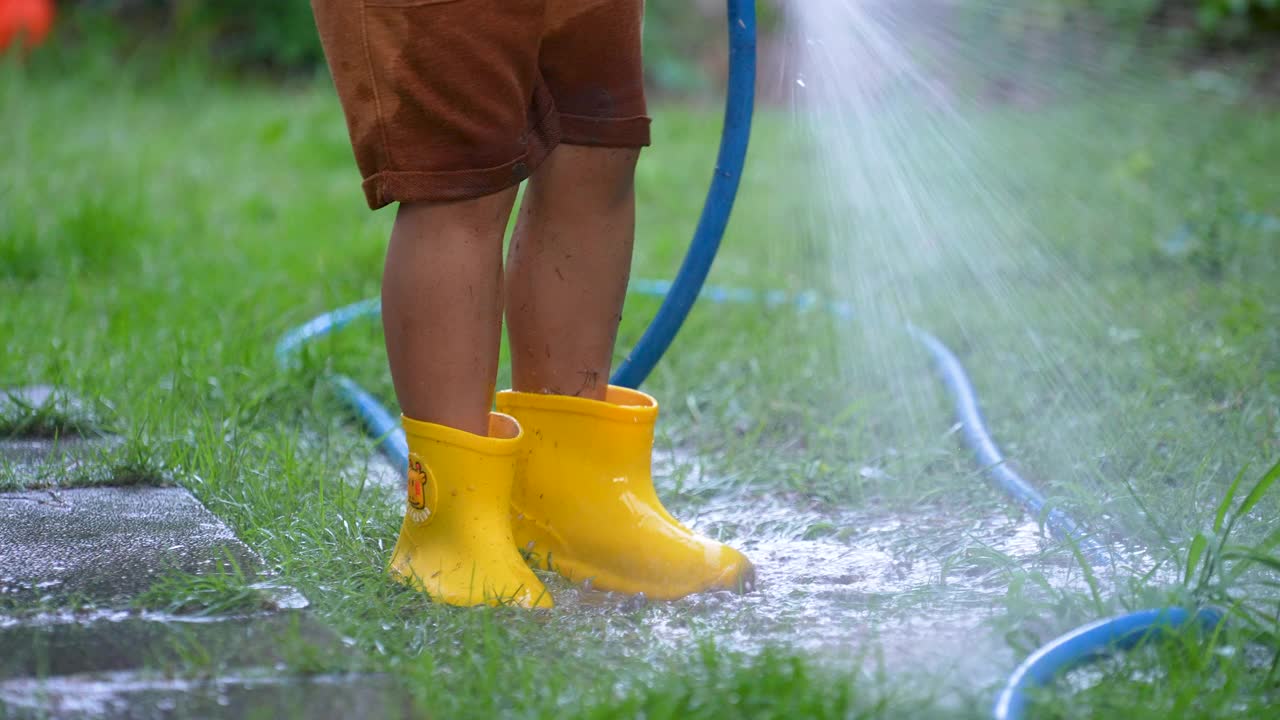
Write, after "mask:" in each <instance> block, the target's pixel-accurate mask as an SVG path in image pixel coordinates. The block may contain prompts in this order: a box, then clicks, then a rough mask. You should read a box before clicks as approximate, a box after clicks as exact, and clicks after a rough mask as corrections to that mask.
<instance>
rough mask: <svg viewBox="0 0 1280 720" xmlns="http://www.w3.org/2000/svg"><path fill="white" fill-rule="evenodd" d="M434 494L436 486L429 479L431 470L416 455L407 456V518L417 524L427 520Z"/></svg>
mask: <svg viewBox="0 0 1280 720" xmlns="http://www.w3.org/2000/svg"><path fill="white" fill-rule="evenodd" d="M435 493H436V484H435V482H434V481H433V479H432V477H431V469H430V468H429V467H427V465H426V464H425V463H423V462H422V458H420V457H418V455H417V454H411V455H409V498H408V502H409V510H408V516H409V518H410V519H412V520H413V521H414V522H419V523H424V522H426V521H427V520H429V519H430V518H431V509H432V508H433V507H435V504H436V502H435V500H436V497H435Z"/></svg>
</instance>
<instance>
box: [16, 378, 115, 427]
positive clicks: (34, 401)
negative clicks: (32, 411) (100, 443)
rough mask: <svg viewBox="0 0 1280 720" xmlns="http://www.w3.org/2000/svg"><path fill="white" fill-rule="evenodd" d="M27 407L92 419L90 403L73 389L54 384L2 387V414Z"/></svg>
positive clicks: (66, 415)
mask: <svg viewBox="0 0 1280 720" xmlns="http://www.w3.org/2000/svg"><path fill="white" fill-rule="evenodd" d="M24 407H27V408H43V409H48V410H53V411H55V412H57V413H58V414H60V415H63V416H64V417H74V418H83V419H84V420H86V421H88V420H91V419H92V415H93V413H92V412H91V411H90V409H89V405H88V403H86V402H84V401H83V400H81V399H80V398H79V397H76V395H75V394H74V393H72V392H71V391H69V390H67V389H65V388H60V387H57V386H54V385H27V386H25V387H11V388H0V415H6V414H8V413H10V412H15V411H18V410H21V409H23V408H24Z"/></svg>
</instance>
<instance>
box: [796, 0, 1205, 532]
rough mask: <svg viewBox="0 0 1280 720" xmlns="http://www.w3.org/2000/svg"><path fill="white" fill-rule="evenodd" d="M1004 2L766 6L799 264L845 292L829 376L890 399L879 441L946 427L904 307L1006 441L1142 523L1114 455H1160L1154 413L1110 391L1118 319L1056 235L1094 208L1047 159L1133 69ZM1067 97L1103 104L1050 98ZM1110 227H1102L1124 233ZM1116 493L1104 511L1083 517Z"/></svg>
mask: <svg viewBox="0 0 1280 720" xmlns="http://www.w3.org/2000/svg"><path fill="white" fill-rule="evenodd" d="M1017 9H1018V6H1017V5H1016V4H1014V3H1002V2H999V1H998V0H997V1H996V2H982V3H978V2H970V3H965V2H943V1H941V0H917V1H915V2H900V1H896V0H894V1H890V0H795V1H794V2H791V3H790V4H789V5H788V6H787V10H788V19H789V20H790V26H791V30H792V32H791V43H790V46H791V49H792V50H793V53H794V58H793V63H792V65H790V66H789V67H787V69H786V71H785V76H786V77H788V78H790V81H789V84H790V85H791V94H792V96H793V98H794V113H793V114H794V117H795V119H796V127H797V129H799V130H800V131H801V132H800V133H799V137H797V138H796V139H795V141H796V143H797V144H798V145H799V146H800V151H799V152H798V153H797V155H798V156H800V157H803V158H804V163H805V165H804V167H803V168H797V169H794V171H795V172H800V173H803V174H804V176H806V177H807V178H808V181H807V183H806V186H807V187H810V188H812V189H811V192H810V195H809V197H808V198H807V199H806V201H805V202H806V204H807V205H808V207H809V210H810V217H811V229H810V232H811V236H812V237H811V238H810V240H809V241H810V242H812V243H814V244H815V245H817V246H818V247H819V248H821V251H822V253H823V255H824V257H823V259H824V262H823V263H822V266H823V267H824V268H825V269H827V270H828V271H829V272H828V275H827V276H826V277H817V278H815V279H814V282H816V283H818V284H820V285H823V286H825V287H826V288H828V289H829V290H830V292H832V293H834V294H837V295H839V296H842V297H843V298H845V299H848V300H850V301H851V302H852V304H853V306H854V307H855V308H856V313H857V317H856V320H855V321H854V322H853V323H852V324H850V325H848V327H847V328H846V331H845V332H846V337H844V339H843V342H842V343H841V345H842V352H843V354H844V357H843V358H842V361H841V363H840V368H841V371H842V372H843V373H844V377H843V378H842V379H843V380H844V382H845V384H846V385H847V386H849V387H851V388H855V391H857V392H868V393H872V394H873V396H874V397H876V398H878V401H877V403H876V404H875V410H874V412H875V413H876V414H877V416H880V417H883V416H885V415H891V416H893V418H895V420H894V421H893V422H894V424H895V427H894V428H893V430H892V431H891V432H890V433H888V434H887V435H886V437H887V438H888V439H889V440H890V441H891V442H893V443H894V444H900V445H901V446H902V447H906V448H917V449H931V450H936V448H938V447H939V446H941V445H943V444H945V443H949V442H950V440H949V439H944V438H943V437H942V435H943V432H942V431H943V430H945V427H946V425H945V424H944V423H943V421H942V420H941V418H944V417H946V404H945V402H944V400H943V399H942V398H941V397H940V393H939V390H938V387H937V384H936V382H935V381H934V379H933V378H932V377H931V375H930V370H929V367H928V364H927V358H925V357H924V356H923V353H922V352H921V351H920V350H919V348H918V347H916V346H915V345H914V344H913V341H912V340H911V339H910V338H908V337H907V336H906V334H905V333H904V332H903V328H904V327H906V326H908V325H910V324H914V325H917V326H920V327H923V328H925V329H927V330H929V331H931V332H934V333H936V334H938V335H939V336H940V337H942V339H943V340H944V341H946V342H947V343H949V344H951V345H952V347H953V348H954V349H956V351H957V352H958V354H959V355H960V356H961V358H962V360H963V361H964V362H965V364H966V366H968V367H969V369H970V372H971V373H972V374H973V375H974V376H975V381H976V382H977V383H978V389H979V392H980V394H981V395H982V397H983V402H984V404H986V405H987V408H988V410H989V411H990V415H991V419H992V425H993V430H994V431H995V434H996V436H997V438H998V439H1000V441H1001V442H1002V443H1003V444H1004V445H1005V449H1006V450H1007V451H1008V455H1009V456H1010V458H1011V461H1012V462H1013V463H1015V464H1017V465H1018V466H1019V467H1020V469H1021V470H1022V471H1023V472H1024V473H1025V474H1027V475H1028V477H1030V478H1031V479H1033V480H1034V481H1035V482H1036V483H1037V484H1039V485H1040V486H1041V487H1042V488H1044V489H1045V490H1046V492H1048V493H1049V494H1051V495H1053V496H1056V497H1059V498H1061V499H1062V500H1063V501H1064V502H1066V503H1067V504H1068V505H1070V506H1072V507H1074V508H1076V512H1077V513H1078V514H1080V515H1082V516H1084V518H1085V519H1086V520H1089V519H1098V520H1103V521H1105V522H1103V523H1102V525H1103V527H1101V528H1099V529H1101V530H1104V531H1110V532H1115V531H1116V530H1122V531H1123V532H1121V533H1120V535H1122V536H1123V535H1124V534H1127V533H1128V532H1130V531H1133V530H1134V529H1135V528H1134V526H1135V525H1140V524H1141V518H1140V513H1139V512H1138V511H1137V509H1136V508H1133V507H1132V506H1131V505H1130V498H1129V497H1128V495H1127V491H1126V489H1125V486H1124V482H1123V481H1124V480H1125V479H1126V473H1132V472H1135V471H1136V470H1137V469H1138V468H1139V466H1141V467H1143V468H1144V469H1146V470H1151V469H1152V467H1153V466H1152V463H1155V464H1156V465H1159V464H1160V463H1161V462H1162V460H1163V461H1164V462H1165V466H1164V467H1163V469H1164V471H1173V468H1171V467H1169V465H1171V464H1172V463H1171V461H1169V459H1168V457H1163V458H1162V457H1159V456H1155V455H1152V454H1151V453H1150V447H1151V443H1150V442H1148V440H1147V439H1146V438H1145V437H1143V436H1142V433H1141V432H1140V431H1139V430H1138V429H1137V428H1138V427H1139V426H1140V425H1141V424H1142V422H1146V423H1148V424H1150V423H1151V422H1153V421H1152V420H1151V418H1142V419H1141V421H1139V419H1137V418H1135V417H1134V415H1133V412H1134V408H1132V407H1126V406H1125V403H1126V402H1131V399H1132V398H1133V396H1134V393H1133V392H1131V391H1130V392H1129V393H1128V395H1127V396H1126V394H1125V393H1124V392H1122V391H1120V390H1121V388H1120V387H1119V386H1120V385H1123V384H1131V383H1132V382H1133V377H1132V375H1134V374H1136V371H1134V370H1133V369H1132V368H1131V369H1130V370H1129V373H1130V376H1129V377H1118V376H1117V374H1116V368H1117V366H1118V365H1121V364H1123V363H1124V362H1125V361H1126V358H1125V354H1126V352H1127V350H1128V349H1127V348H1126V347H1125V344H1126V343H1127V342H1130V341H1131V340H1133V336H1132V331H1129V330H1127V329H1126V328H1127V325H1126V322H1125V312H1123V311H1119V310H1117V309H1116V308H1113V307H1110V306H1109V304H1108V302H1107V301H1106V299H1105V297H1103V296H1102V293H1100V292H1099V290H1100V288H1098V287H1091V286H1090V284H1089V283H1088V282H1086V280H1085V279H1084V278H1083V277H1081V274H1080V270H1079V268H1078V265H1073V264H1071V263H1068V262H1065V261H1064V260H1063V259H1062V257H1061V256H1062V255H1063V254H1064V252H1066V253H1069V252H1071V250H1072V244H1071V237H1069V236H1070V235H1072V234H1074V233H1079V232H1083V231H1085V229H1086V228H1087V229H1088V230H1091V231H1093V232H1095V233H1096V232H1097V231H1098V228H1099V218H1097V217H1092V216H1093V215H1096V213H1094V212H1093V210H1092V208H1090V207H1088V206H1087V205H1086V204H1085V201H1083V200H1081V199H1080V198H1079V197H1077V195H1076V193H1077V192H1078V186H1072V185H1065V184H1064V183H1063V182H1059V181H1058V179H1057V177H1056V175H1057V172H1056V171H1057V169H1058V168H1059V167H1060V166H1062V165H1063V163H1070V162H1071V161H1072V159H1073V157H1074V155H1073V151H1072V148H1073V147H1080V148H1084V147H1086V146H1088V145H1089V143H1090V140H1091V138H1092V137H1093V136H1096V135H1101V134H1104V133H1106V134H1117V133H1126V132H1135V130H1134V128H1131V127H1125V126H1123V125H1103V124H1102V123H1104V122H1106V120H1105V119H1104V118H1117V117H1119V118H1123V117H1124V116H1125V113H1126V112H1129V111H1131V110H1134V109H1135V108H1138V107H1140V105H1141V102H1142V101H1141V97H1140V96H1136V95H1135V96H1133V97H1132V98H1131V95H1132V94H1133V93H1132V89H1133V88H1134V87H1139V86H1141V84H1142V83H1143V81H1144V80H1148V79H1150V78H1149V74H1148V73H1145V72H1144V71H1143V70H1141V68H1140V66H1139V65H1137V64H1131V65H1130V66H1128V68H1127V69H1126V70H1124V71H1113V70H1107V69H1105V68H1108V67H1113V66H1114V65H1115V64H1114V63H1113V62H1111V61H1107V62H1106V63H1101V62H1098V61H1097V58H1098V57H1099V56H1098V52H1099V51H1098V50H1097V48H1102V47H1107V44H1106V43H1105V42H1104V41H1103V40H1102V39H1101V38H1100V37H1099V36H1098V35H1097V34H1096V33H1093V32H1087V31H1086V30H1085V29H1083V28H1079V27H1073V26H1071V25H1069V24H1068V25H1065V26H1063V25H1061V24H1060V23H1059V24H1057V25H1055V26H1054V28H1053V31H1052V32H1049V30H1048V29H1047V28H1042V27H1040V26H1038V25H1036V24H1035V23H1034V22H1029V23H1028V24H1027V25H1026V26H1025V27H1022V28H1020V29H1019V32H1018V33H1017V34H1016V37H1017V39H1016V41H1015V40H1014V39H1011V38H1010V37H1009V36H1008V35H1007V34H1006V33H1004V32H1002V28H1001V27H1000V26H999V25H998V24H997V21H998V20H1000V21H1003V20H1004V19H1005V18H1007V17H1008V16H1009V15H1010V14H1011V13H1012V12H1013V11H1014V10H1017ZM1029 17H1030V18H1031V20H1035V19H1036V17H1037V16H1035V15H1034V13H1032V14H1031V15H1030V16H1029ZM1081 99H1084V100H1085V103H1084V104H1086V105H1089V104H1090V103H1092V105H1090V107H1103V108H1107V109H1108V112H1107V113H1106V114H1105V115H1097V116H1089V115H1082V119H1079V120H1076V121H1074V122H1072V123H1068V124H1063V123H1062V122H1060V121H1056V120H1055V119H1054V117H1052V116H1064V115H1065V116H1070V112H1069V111H1070V109H1071V108H1072V107H1073V106H1074V105H1078V104H1081ZM1049 109H1052V112H1049ZM1135 122H1137V121H1135ZM1139 132H1140V130H1139ZM1066 169H1067V170H1069V171H1070V172H1068V173H1067V174H1068V175H1070V176H1072V177H1079V176H1080V175H1081V173H1079V172H1078V168H1077V169H1072V168H1069V167H1068V168H1066ZM1106 170H1109V168H1108V169H1103V168H1099V172H1098V177H1097V182H1100V183H1101V182H1106V181H1108V179H1109V178H1108V177H1107V175H1106ZM1153 212H1154V210H1153ZM1050 213H1052V224H1050V223H1049V222H1046V217H1048V215H1049V214H1050ZM1117 224H1119V223H1117ZM1102 225H1103V227H1105V222H1103V223H1102ZM1113 232H1114V233H1115V237H1114V242H1115V243H1116V244H1122V243H1124V242H1131V241H1130V240H1128V239H1127V238H1125V237H1124V236H1123V235H1122V234H1121V233H1122V232H1123V229H1121V228H1115V230H1114V231H1113ZM1082 239H1086V238H1082ZM1087 240H1088V242H1089V243H1090V244H1097V243H1098V239H1097V236H1096V235H1094V236H1092V237H1088V238H1087ZM1125 310H1126V311H1128V312H1132V311H1134V310H1138V311H1140V310H1141V308H1126V309H1125ZM1188 434H1191V433H1188ZM1181 442H1183V444H1186V441H1185V440H1183V441H1181ZM1210 449H1211V446H1208V447H1206V446H1201V447H1200V448H1198V450H1200V451H1203V452H1207V451H1208V450H1210ZM922 452H924V450H917V452H916V454H917V455H919V454H921V453H922ZM1189 454H1194V453H1189ZM1184 457H1186V455H1184ZM1144 464H1145V465H1144ZM1121 506H1123V507H1124V508H1125V509H1126V511H1127V512H1128V513H1129V515H1128V517H1124V518H1120V519H1119V520H1120V522H1118V523H1117V522H1111V521H1114V520H1116V518H1103V517H1101V516H1102V515H1103V514H1104V513H1105V512H1107V511H1108V509H1110V510H1113V511H1114V510H1115V509H1116V508H1117V507H1121ZM1106 522H1111V525H1109V526H1108V525H1107V524H1106ZM1093 524H1095V525H1098V523H1093ZM1126 524H1127V527H1121V526H1122V525H1126Z"/></svg>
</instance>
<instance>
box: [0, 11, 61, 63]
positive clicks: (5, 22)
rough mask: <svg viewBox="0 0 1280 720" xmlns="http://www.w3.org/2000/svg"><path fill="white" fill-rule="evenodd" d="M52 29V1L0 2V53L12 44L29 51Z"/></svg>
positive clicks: (42, 40) (41, 41)
mask: <svg viewBox="0 0 1280 720" xmlns="http://www.w3.org/2000/svg"><path fill="white" fill-rule="evenodd" d="M51 27H53V0H0V52H3V51H5V50H8V49H9V46H10V45H11V44H12V43H14V42H19V43H21V44H22V45H23V46H24V47H26V48H28V49H30V48H33V47H36V46H38V45H40V44H41V43H43V42H44V39H45V37H46V36H47V35H48V34H49V29H50V28H51Z"/></svg>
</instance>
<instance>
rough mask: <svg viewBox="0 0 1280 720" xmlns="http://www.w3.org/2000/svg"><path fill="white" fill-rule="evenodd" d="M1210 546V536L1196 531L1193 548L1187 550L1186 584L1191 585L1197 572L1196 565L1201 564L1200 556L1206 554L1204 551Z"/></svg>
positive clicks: (1184, 578)
mask: <svg viewBox="0 0 1280 720" xmlns="http://www.w3.org/2000/svg"><path fill="white" fill-rule="evenodd" d="M1208 547H1209V538H1207V537H1205V536H1204V533H1196V538H1195V540H1192V541H1191V549H1190V550H1189V551H1187V569H1186V573H1185V575H1184V576H1183V578H1182V583H1183V584H1184V585H1191V578H1192V577H1193V576H1194V575H1195V573H1196V567H1197V566H1199V565H1200V558H1201V557H1203V556H1204V551H1205V549H1206V548H1208Z"/></svg>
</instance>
